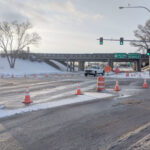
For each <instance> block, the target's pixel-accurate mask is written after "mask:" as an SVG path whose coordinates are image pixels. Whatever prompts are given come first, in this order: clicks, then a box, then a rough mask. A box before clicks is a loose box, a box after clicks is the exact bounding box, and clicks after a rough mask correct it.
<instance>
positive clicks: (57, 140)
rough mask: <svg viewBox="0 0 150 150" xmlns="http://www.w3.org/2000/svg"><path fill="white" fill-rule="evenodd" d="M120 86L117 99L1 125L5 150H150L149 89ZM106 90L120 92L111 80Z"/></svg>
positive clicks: (137, 83) (133, 83) (135, 83)
mask: <svg viewBox="0 0 150 150" xmlns="http://www.w3.org/2000/svg"><path fill="white" fill-rule="evenodd" d="M85 80H87V79H85ZM119 83H120V88H121V91H120V92H119V94H118V96H116V97H113V98H107V99H99V100H97V101H93V102H86V103H79V104H74V105H69V106H63V107H58V108H53V109H46V110H40V111H35V112H28V113H24V114H21V115H15V116H13V117H8V118H3V119H0V150H127V149H129V150H131V149H139V150H142V149H143V150H144V149H146V147H148V148H149V140H150V138H149V133H150V98H149V97H150V92H149V89H142V84H143V80H140V79H138V80H137V79H132V80H122V81H119ZM149 85H150V84H149ZM106 86H107V88H108V89H111V88H114V85H113V84H112V81H111V80H110V81H108V82H107V84H106ZM143 143H144V144H143ZM149 149H150V148H149ZM149 149H147V150H149Z"/></svg>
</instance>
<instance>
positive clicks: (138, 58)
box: [20, 53, 149, 71]
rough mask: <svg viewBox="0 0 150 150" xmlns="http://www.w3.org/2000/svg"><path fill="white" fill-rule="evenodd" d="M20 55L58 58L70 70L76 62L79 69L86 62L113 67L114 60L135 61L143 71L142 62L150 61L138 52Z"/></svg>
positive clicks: (49, 58)
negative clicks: (100, 63) (105, 63)
mask: <svg viewBox="0 0 150 150" xmlns="http://www.w3.org/2000/svg"><path fill="white" fill-rule="evenodd" d="M20 56H24V57H29V58H32V59H40V60H44V61H50V60H56V61H59V62H62V63H65V64H68V65H69V66H70V67H69V68H70V71H74V68H75V63H76V64H78V68H79V70H81V71H82V70H84V67H85V62H107V63H108V64H109V65H110V66H111V67H112V68H113V64H114V62H133V63H134V64H135V68H136V70H137V71H141V66H142V63H143V62H145V63H148V62H149V61H148V56H147V55H145V54H138V53H128V54H127V53H91V54H90V53H87V54H69V53H68V54H67V53H61V54H57V53H23V54H20Z"/></svg>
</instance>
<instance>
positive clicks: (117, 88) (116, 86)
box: [114, 80, 120, 91]
mask: <svg viewBox="0 0 150 150" xmlns="http://www.w3.org/2000/svg"><path fill="white" fill-rule="evenodd" d="M114 90H115V91H120V89H119V83H118V80H116V85H115V89H114Z"/></svg>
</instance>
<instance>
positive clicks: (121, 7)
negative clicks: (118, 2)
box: [119, 6, 150, 13]
mask: <svg viewBox="0 0 150 150" xmlns="http://www.w3.org/2000/svg"><path fill="white" fill-rule="evenodd" d="M124 8H144V9H146V10H147V11H148V12H149V13H150V9H148V8H147V7H145V6H127V7H123V6H120V7H119V9H124Z"/></svg>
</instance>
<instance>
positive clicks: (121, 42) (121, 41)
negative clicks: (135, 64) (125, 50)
mask: <svg viewBox="0 0 150 150" xmlns="http://www.w3.org/2000/svg"><path fill="white" fill-rule="evenodd" d="M120 45H123V37H121V38H120Z"/></svg>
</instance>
